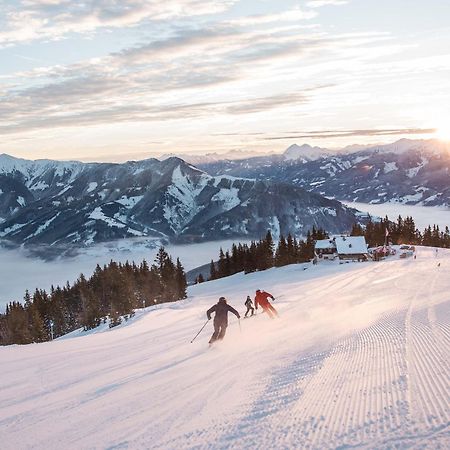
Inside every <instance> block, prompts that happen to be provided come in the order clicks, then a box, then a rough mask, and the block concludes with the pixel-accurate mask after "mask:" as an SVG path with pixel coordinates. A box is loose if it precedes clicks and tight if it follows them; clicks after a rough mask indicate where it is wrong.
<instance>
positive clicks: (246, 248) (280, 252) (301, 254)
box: [196, 227, 328, 283]
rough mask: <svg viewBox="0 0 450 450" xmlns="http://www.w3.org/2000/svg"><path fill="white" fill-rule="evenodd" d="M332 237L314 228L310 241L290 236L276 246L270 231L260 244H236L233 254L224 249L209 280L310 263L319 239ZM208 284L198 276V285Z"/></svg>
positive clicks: (307, 237)
mask: <svg viewBox="0 0 450 450" xmlns="http://www.w3.org/2000/svg"><path fill="white" fill-rule="evenodd" d="M327 238H328V234H327V233H326V231H325V230H322V229H321V228H319V229H317V228H315V227H313V228H312V230H311V231H308V232H307V234H306V239H304V240H297V238H296V237H295V236H292V235H291V234H288V235H287V237H284V236H280V239H279V240H278V242H277V243H275V242H274V240H273V237H272V234H271V232H270V231H268V232H267V234H266V236H265V237H264V238H263V239H260V240H259V241H251V243H250V244H242V243H238V244H233V245H232V246H231V251H226V252H224V251H223V249H222V248H221V249H220V251H219V255H218V260H217V262H215V261H214V260H211V263H210V266H209V277H208V278H207V279H208V280H216V279H218V278H223V277H228V276H230V275H233V274H235V273H238V272H245V273H251V272H256V271H260V270H266V269H270V268H271V267H281V266H286V265H288V264H295V263H301V262H307V261H310V260H311V259H312V258H313V257H314V243H315V241H316V240H319V239H327ZM204 281H205V277H204V276H203V274H199V275H198V276H197V279H196V282H197V283H202V282H204Z"/></svg>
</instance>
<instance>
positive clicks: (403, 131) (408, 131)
mask: <svg viewBox="0 0 450 450" xmlns="http://www.w3.org/2000/svg"><path fill="white" fill-rule="evenodd" d="M435 132H436V129H434V128H395V129H370V130H321V131H294V132H291V133H287V134H286V135H284V136H270V137H265V138H262V139H263V140H265V141H278V140H285V139H326V138H340V137H344V138H345V137H354V136H395V135H415V134H433V133H435Z"/></svg>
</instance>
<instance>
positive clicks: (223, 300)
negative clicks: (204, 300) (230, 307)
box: [219, 297, 227, 303]
mask: <svg viewBox="0 0 450 450" xmlns="http://www.w3.org/2000/svg"><path fill="white" fill-rule="evenodd" d="M226 302H227V300H226V298H225V297H220V298H219V303H226Z"/></svg>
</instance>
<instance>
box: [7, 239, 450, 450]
mask: <svg viewBox="0 0 450 450" xmlns="http://www.w3.org/2000/svg"><path fill="white" fill-rule="evenodd" d="M438 263H440V267H438ZM306 267H307V270H304V268H306ZM449 270H450V253H449V252H445V251H444V250H439V254H438V256H436V255H435V252H434V250H433V249H425V248H419V250H418V257H417V260H413V259H409V260H398V259H396V260H392V261H383V262H378V263H354V264H351V263H350V264H343V265H339V264H334V263H329V264H327V263H324V264H319V265H318V266H310V265H293V266H289V267H285V268H281V269H271V270H270V271H267V272H261V273H256V274H252V275H246V276H244V275H242V274H238V275H235V276H234V277H232V278H228V279H222V280H218V281H215V282H210V283H204V284H202V285H198V286H195V287H193V288H191V289H190V291H189V298H188V299H187V300H186V301H183V302H179V303H175V304H166V305H159V306H158V307H156V308H151V309H147V310H146V311H143V312H138V313H137V315H136V318H135V319H134V320H133V321H132V322H131V323H130V322H128V323H127V324H126V325H124V326H122V327H119V328H116V329H113V330H107V331H104V332H98V333H93V334H89V335H86V336H80V337H74V336H73V335H72V336H71V337H70V338H66V339H62V340H58V341H55V342H51V343H45V344H36V345H28V346H22V347H21V346H12V347H8V348H0V360H1V361H2V363H3V364H2V370H1V371H0V386H1V391H0V439H1V443H2V444H1V446H2V449H6V450H9V449H21V448H31V447H32V448H37V449H41V448H45V449H61V448H64V449H72V448H95V449H100V448H102V449H104V448H117V449H119V448H120V449H135V448H138V449H143V448H146V449H147V448H152V449H153V448H155V449H187V448H189V449H191V448H196V449H207V448H211V449H212V448H214V449H222V448H238V449H245V448H249V449H250V448H251V449H255V448H256V449H282V448H286V449H287V448H289V449H294V448H316V449H319V448H349V447H353V446H356V447H358V448H361V447H362V448H394V447H395V448H412V447H413V448H448V447H449V444H450V427H449V420H450V412H449V403H450V402H449V400H450V399H449V367H448V361H449V354H448V352H449V343H450V323H449V319H450V316H449V314H450V300H449V297H448V292H449V289H450V277H449V276H448V273H449ZM256 288H264V289H267V290H269V291H271V292H272V293H273V294H274V295H275V296H276V301H275V306H276V307H277V308H278V310H279V311H280V315H281V318H280V319H279V320H275V321H270V320H269V319H268V318H267V317H265V315H259V316H256V317H255V318H252V319H248V320H241V322H242V324H241V325H242V333H240V331H239V327H238V324H237V321H236V320H235V319H234V318H230V326H229V329H228V334H227V337H226V340H225V341H224V342H223V343H222V344H221V345H219V346H218V347H216V348H212V349H208V348H207V340H208V338H209V334H210V333H211V324H208V327H207V329H206V331H205V332H204V333H203V334H201V335H200V337H199V338H198V339H197V340H196V341H195V342H194V343H193V344H190V343H189V341H190V339H192V337H193V336H194V334H195V332H196V331H197V330H198V329H199V328H200V327H201V326H202V324H203V323H204V321H205V310H206V309H207V308H208V307H209V306H210V305H211V304H213V303H214V302H215V301H216V300H217V298H218V296H219V295H225V296H227V297H228V298H229V299H230V302H231V304H233V305H234V306H236V307H238V308H239V309H240V310H241V311H242V309H243V306H242V303H243V301H244V299H245V296H246V294H247V293H252V292H254V290H255V289H256Z"/></svg>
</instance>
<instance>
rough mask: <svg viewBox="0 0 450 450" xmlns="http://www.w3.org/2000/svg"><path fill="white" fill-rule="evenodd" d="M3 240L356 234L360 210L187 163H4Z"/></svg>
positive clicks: (67, 242)
mask: <svg viewBox="0 0 450 450" xmlns="http://www.w3.org/2000/svg"><path fill="white" fill-rule="evenodd" d="M0 189H1V191H0V217H1V218H2V220H3V222H2V223H1V224H0V238H2V239H3V241H7V242H9V243H12V244H17V245H22V244H25V245H34V246H36V245H41V244H44V245H45V246H46V247H48V246H85V245H89V244H93V243H96V242H102V241H108V240H114V239H119V238H126V237H143V236H150V237H157V238H158V237H159V238H168V239H172V240H173V239H175V240H181V241H183V242H191V241H199V240H214V239H224V238H229V237H237V236H240V237H242V236H249V237H256V238H259V237H260V236H262V235H263V234H264V233H265V232H266V231H267V230H268V229H270V230H272V232H273V233H274V235H275V236H278V235H279V234H280V233H283V234H287V233H288V232H292V233H295V234H297V235H299V234H300V235H301V234H304V233H305V232H306V230H308V229H310V228H311V227H312V226H313V225H316V226H319V227H324V228H326V229H327V230H329V231H330V232H341V231H345V230H348V229H349V228H350V227H351V225H352V224H353V223H354V222H355V221H357V220H358V217H359V216H358V215H357V212H356V211H355V210H351V209H348V208H346V207H344V206H343V205H342V204H340V203H339V202H337V201H333V200H329V199H325V198H323V197H321V196H319V195H317V194H313V193H309V192H307V191H305V190H304V189H302V188H300V187H297V186H293V185H290V184H283V183H277V182H270V181H262V180H259V181H258V180H254V179H245V178H235V177H231V176H229V175H220V176H215V177H214V176H210V175H208V174H207V173H205V172H203V171H201V170H199V169H197V168H195V167H194V166H192V165H190V164H188V163H186V162H185V161H183V160H181V159H179V158H169V159H166V160H164V161H159V160H156V159H148V160H144V161H137V162H128V163H125V164H109V163H103V164H100V163H93V164H83V163H77V162H55V161H35V162H34V161H24V160H17V159H15V158H12V157H9V156H6V155H2V156H1V158H0Z"/></svg>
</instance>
